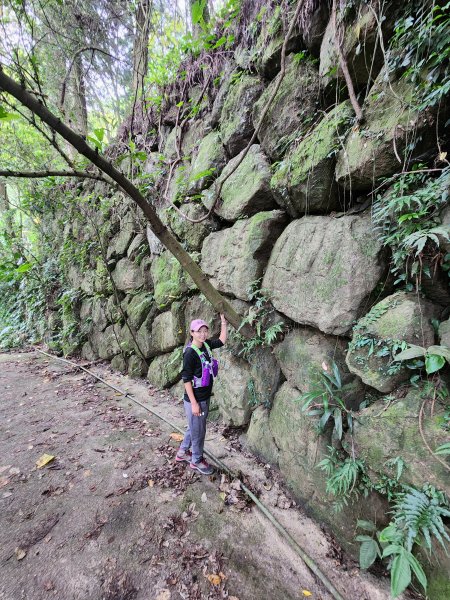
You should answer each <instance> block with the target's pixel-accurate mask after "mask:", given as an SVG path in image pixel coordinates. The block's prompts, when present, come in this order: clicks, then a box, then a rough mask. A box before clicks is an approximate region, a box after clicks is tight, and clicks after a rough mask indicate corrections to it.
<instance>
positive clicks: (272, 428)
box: [247, 382, 387, 555]
mask: <svg viewBox="0 0 450 600" xmlns="http://www.w3.org/2000/svg"><path fill="white" fill-rule="evenodd" d="M299 396H300V393H299V391H298V390H296V389H295V388H293V387H291V386H290V385H289V383H287V382H286V383H284V384H283V385H282V386H281V388H280V389H279V391H278V392H277V394H276V395H275V398H274V402H273V406H272V409H271V411H270V413H267V412H266V411H265V410H264V409H262V408H260V407H259V408H257V409H256V410H255V412H254V414H253V415H252V422H251V423H250V428H249V435H248V438H247V441H248V443H249V445H250V447H251V448H252V449H253V450H254V451H255V452H256V453H257V454H259V455H260V456H261V457H262V458H263V459H264V460H267V461H268V462H270V463H275V461H277V462H278V466H279V469H280V471H281V474H282V476H283V479H284V480H285V481H286V483H287V484H288V486H289V488H290V489H291V490H292V492H293V494H294V496H295V498H296V499H297V500H298V501H299V502H300V503H301V504H302V505H303V506H304V507H305V508H306V510H307V511H309V512H311V513H312V514H313V515H314V516H315V517H316V518H317V519H319V520H320V521H324V522H325V523H327V525H328V526H329V527H331V529H332V530H333V531H334V533H335V534H336V535H337V536H338V538H339V541H340V542H341V543H343V544H344V546H345V548H346V549H347V550H349V551H350V552H352V554H353V555H356V554H357V552H358V544H357V543H355V541H354V535H355V529H356V521H357V519H368V518H369V519H374V518H375V515H377V516H378V515H380V514H384V512H385V511H386V509H387V503H385V502H381V501H380V499H379V497H378V496H375V495H371V496H370V497H369V498H361V499H359V500H357V501H355V502H353V503H352V504H351V505H350V506H345V507H344V508H343V509H342V510H341V511H340V512H336V511H334V510H333V497H330V496H329V495H328V494H327V492H326V475H325V473H324V472H323V471H322V470H321V469H319V468H317V467H318V464H319V463H320V461H321V460H323V459H324V458H325V457H326V456H327V455H328V447H329V445H330V444H331V431H329V430H327V431H326V432H325V433H324V434H322V435H318V434H317V426H318V419H319V417H311V416H308V415H307V414H306V413H305V412H303V411H302V410H301V403H300V402H299ZM253 417H254V418H255V420H254V421H253Z"/></svg>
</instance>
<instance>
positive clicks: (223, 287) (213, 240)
mask: <svg viewBox="0 0 450 600" xmlns="http://www.w3.org/2000/svg"><path fill="white" fill-rule="evenodd" d="M285 223H286V214H285V213H284V212H282V211H281V210H274V211H269V212H260V213H257V214H256V215H254V216H253V217H251V218H250V219H247V220H244V221H237V222H236V223H235V224H234V225H233V227H230V228H229V229H222V230H221V231H218V232H217V233H211V235H209V236H208V237H207V238H206V239H205V241H204V243H203V248H202V262H201V266H202V270H203V271H204V272H205V273H206V274H207V275H208V276H209V277H210V280H211V283H212V284H213V285H214V286H215V287H217V289H218V290H219V291H221V292H225V293H227V294H233V295H234V296H236V297H237V298H240V299H241V300H250V299H251V298H250V286H251V284H252V283H254V282H255V281H257V280H258V279H259V278H260V277H261V275H262V274H263V271H264V268H265V266H266V264H267V260H268V257H269V254H270V251H271V249H272V246H273V244H274V242H275V240H276V239H277V237H278V236H279V235H280V233H281V231H282V229H283V227H284V225H285Z"/></svg>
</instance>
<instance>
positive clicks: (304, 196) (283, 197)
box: [271, 102, 353, 217]
mask: <svg viewBox="0 0 450 600" xmlns="http://www.w3.org/2000/svg"><path fill="white" fill-rule="evenodd" d="M352 116H353V112H352V109H351V105H350V103H349V102H344V103H343V104H340V105H339V106H336V107H335V108H334V109H333V110H331V111H330V112H329V113H328V114H326V115H325V117H324V118H323V119H322V121H321V122H320V123H319V124H318V125H317V126H316V127H315V128H314V129H313V131H311V132H310V133H309V134H308V135H307V136H306V137H305V138H304V139H303V140H301V141H300V143H299V144H298V145H297V146H295V147H292V148H291V149H290V150H289V152H288V153H287V154H286V156H285V157H284V159H283V160H282V161H281V162H280V163H279V164H278V165H277V167H276V170H275V172H274V175H273V177H272V180H271V186H272V191H273V193H274V196H275V198H276V200H277V201H278V203H279V204H280V206H281V207H282V208H284V209H285V210H287V212H288V213H289V214H290V215H291V216H292V217H298V216H301V215H303V214H314V213H316V214H320V213H329V212H331V211H333V210H339V209H342V206H341V204H340V202H339V196H338V194H337V189H336V185H335V179H334V167H335V162H336V158H335V155H336V152H337V150H338V148H339V137H340V136H341V134H342V133H343V131H344V130H345V128H346V127H347V126H348V123H349V121H350V119H351V118H352Z"/></svg>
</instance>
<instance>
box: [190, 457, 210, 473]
mask: <svg viewBox="0 0 450 600" xmlns="http://www.w3.org/2000/svg"><path fill="white" fill-rule="evenodd" d="M190 467H191V469H194V471H198V472H199V473H201V474H202V475H212V473H214V469H213V468H212V466H211V465H209V464H208V463H207V462H206V460H205V459H204V458H202V460H201V461H199V462H197V463H194V462H191V464H190Z"/></svg>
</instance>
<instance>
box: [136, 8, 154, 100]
mask: <svg viewBox="0 0 450 600" xmlns="http://www.w3.org/2000/svg"><path fill="white" fill-rule="evenodd" d="M151 11H152V0H140V2H139V4H138V6H137V9H136V27H135V36H134V45H133V87H132V92H133V98H135V99H136V100H138V99H139V98H141V97H142V94H143V92H144V78H145V75H146V73H147V62H148V38H149V35H150V16H151Z"/></svg>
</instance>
